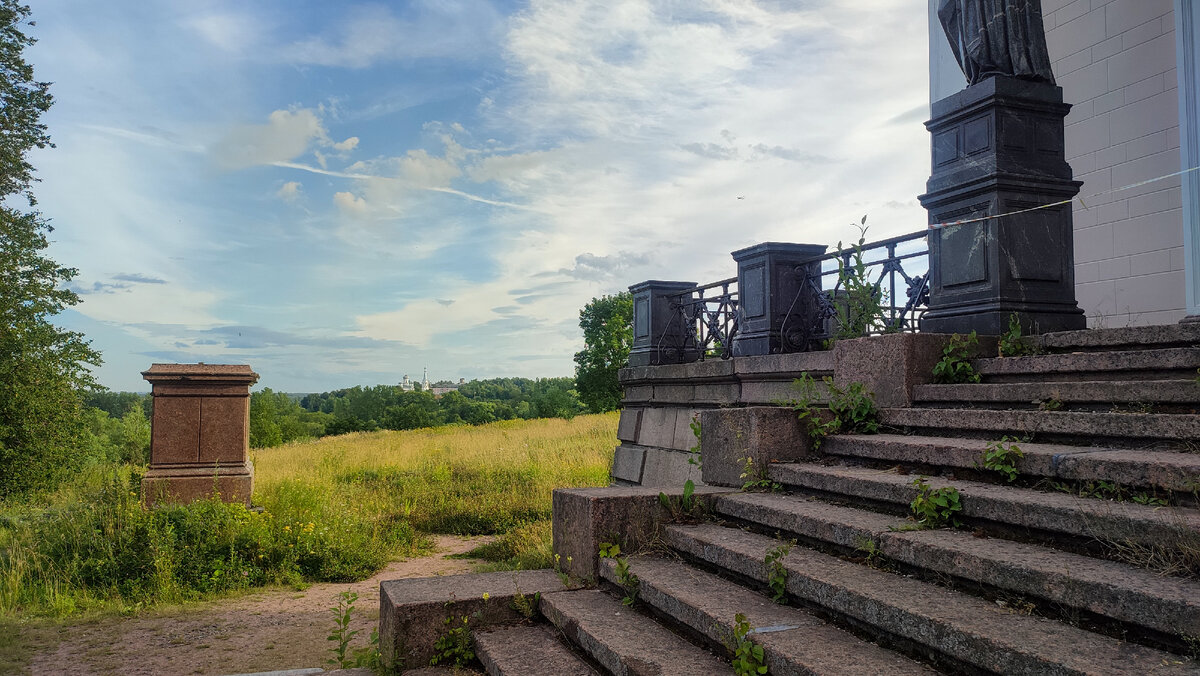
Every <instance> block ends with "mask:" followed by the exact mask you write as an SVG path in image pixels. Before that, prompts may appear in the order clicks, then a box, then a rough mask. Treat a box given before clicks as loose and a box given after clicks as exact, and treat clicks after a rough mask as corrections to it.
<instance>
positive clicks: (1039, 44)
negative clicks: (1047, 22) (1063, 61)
mask: <svg viewBox="0 0 1200 676" xmlns="http://www.w3.org/2000/svg"><path fill="white" fill-rule="evenodd" d="M938 19H939V20H940V21H941V24H942V28H943V29H944V30H945V31H946V37H947V38H948V39H949V40H950V48H951V49H952V50H954V57H955V58H956V59H958V65H959V66H961V67H962V70H963V74H964V75H966V76H967V83H968V84H977V83H979V82H981V81H983V80H986V79H987V78H989V77H993V76H996V75H1009V76H1013V77H1019V78H1022V79H1026V80H1034V81H1038V82H1049V83H1050V84H1054V73H1053V71H1051V69H1050V55H1049V53H1048V52H1047V50H1046V29H1045V27H1044V26H1043V25H1042V3H1041V2H1040V0H941V2H940V4H939V5H938Z"/></svg>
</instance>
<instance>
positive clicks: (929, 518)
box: [909, 476, 962, 528]
mask: <svg viewBox="0 0 1200 676" xmlns="http://www.w3.org/2000/svg"><path fill="white" fill-rule="evenodd" d="M912 485H913V487H914V488H916V489H917V497H916V498H914V499H913V501H912V502H911V503H909V509H911V510H912V513H913V516H914V517H916V520H917V524H918V525H920V526H921V527H922V528H941V527H943V526H954V527H956V528H957V527H958V526H961V525H962V523H961V522H960V521H959V520H958V516H957V514H958V513H959V512H960V511H962V499H961V496H960V495H959V493H958V489H957V488H955V487H953V486H943V487H942V488H934V487H932V486H930V485H929V479H928V477H924V476H921V477H917V478H916V479H913V482H912Z"/></svg>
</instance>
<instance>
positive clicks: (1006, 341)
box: [999, 314, 1040, 357]
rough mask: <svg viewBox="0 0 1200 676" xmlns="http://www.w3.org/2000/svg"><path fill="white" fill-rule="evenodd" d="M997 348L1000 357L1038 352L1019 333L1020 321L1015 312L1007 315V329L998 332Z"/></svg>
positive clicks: (1035, 347)
mask: <svg viewBox="0 0 1200 676" xmlns="http://www.w3.org/2000/svg"><path fill="white" fill-rule="evenodd" d="M999 348H1000V356H1001V357H1027V356H1029V355H1034V354H1038V353H1039V352H1040V351H1039V350H1038V349H1037V346H1036V345H1034V344H1033V343H1031V342H1029V341H1028V340H1026V338H1025V337H1024V336H1023V335H1021V321H1020V320H1019V319H1017V315H1015V314H1011V315H1009V316H1008V330H1007V331H1005V332H1004V333H1001V334H1000V342H999Z"/></svg>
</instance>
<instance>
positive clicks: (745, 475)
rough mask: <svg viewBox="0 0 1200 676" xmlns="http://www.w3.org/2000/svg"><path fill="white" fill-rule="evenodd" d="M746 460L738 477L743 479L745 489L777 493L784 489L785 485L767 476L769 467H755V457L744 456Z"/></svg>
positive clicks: (743, 488)
mask: <svg viewBox="0 0 1200 676" xmlns="http://www.w3.org/2000/svg"><path fill="white" fill-rule="evenodd" d="M742 460H744V461H745V462H744V463H743V464H742V473H741V475H740V476H739V477H738V478H740V479H741V480H742V490H743V491H770V492H772V493H777V492H779V491H781V490H783V486H782V485H780V484H778V483H775V482H774V481H771V480H770V479H769V478H767V468H766V467H763V468H761V469H757V470H756V469H754V458H751V457H749V456H747V457H745V458H742Z"/></svg>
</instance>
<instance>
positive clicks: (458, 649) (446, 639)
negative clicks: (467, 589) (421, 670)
mask: <svg viewBox="0 0 1200 676" xmlns="http://www.w3.org/2000/svg"><path fill="white" fill-rule="evenodd" d="M442 624H444V625H445V627H446V631H445V633H443V634H442V635H441V636H439V637H438V640H437V642H436V643H434V644H433V657H431V658H429V665H430V666H438V665H439V664H440V665H447V666H453V667H465V666H466V665H468V664H470V663H471V662H473V661H474V660H475V644H474V642H473V641H472V640H471V618H470V617H468V616H466V615H463V616H462V617H461V619H458V620H456V619H455V618H454V615H453V614H451V615H447V616H446V619H445V620H443V621H442Z"/></svg>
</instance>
